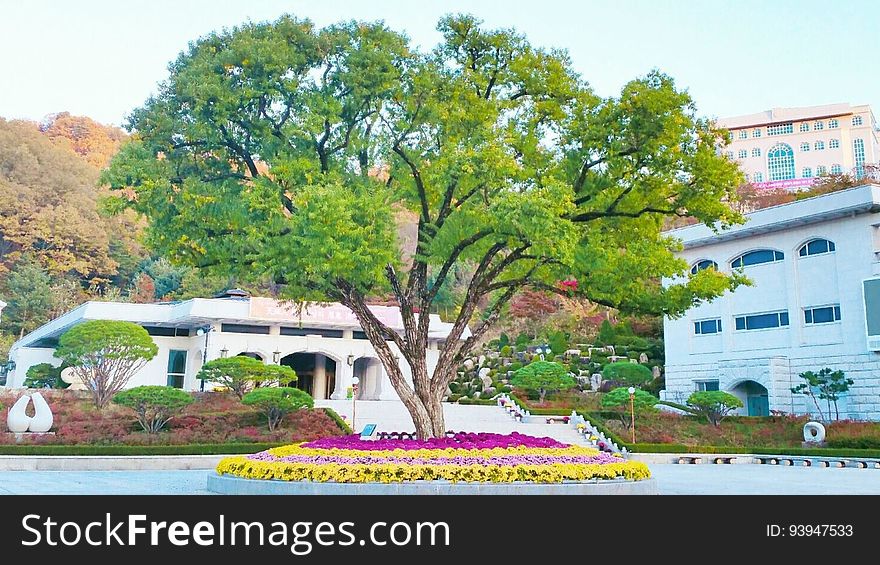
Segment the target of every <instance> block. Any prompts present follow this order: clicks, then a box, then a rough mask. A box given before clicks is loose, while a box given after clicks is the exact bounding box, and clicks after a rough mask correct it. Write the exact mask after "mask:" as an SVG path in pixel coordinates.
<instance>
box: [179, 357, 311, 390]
mask: <svg viewBox="0 0 880 565" xmlns="http://www.w3.org/2000/svg"><path fill="white" fill-rule="evenodd" d="M196 378H197V379H202V380H206V381H210V382H212V383H216V384H218V385H220V386H222V387H226V388H228V389H229V390H231V391H232V392H234V393H235V395H236V396H238V398H239V399H241V398H243V397H244V395H245V394H246V393H247V392H248V391H250V390H252V389H253V388H255V387H259V386H266V385H279V384H280V385H284V386H287V385H288V384H290V383H292V382H295V381H296V372H295V371H294V370H293V369H291V368H290V367H287V366H286V365H266V364H265V363H263V362H262V361H260V360H259V359H254V358H252V357H247V356H244V355H237V356H235V357H223V358H220V359H214V360H212V361H208V362H207V363H205V365H204V366H203V367H202V369H201V370H200V371H199V372H198V374H197V375H196Z"/></svg>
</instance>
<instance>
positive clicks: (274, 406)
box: [241, 387, 315, 431]
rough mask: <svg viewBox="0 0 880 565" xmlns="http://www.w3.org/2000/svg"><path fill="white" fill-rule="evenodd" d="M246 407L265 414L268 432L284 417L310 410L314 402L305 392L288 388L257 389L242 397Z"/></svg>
mask: <svg viewBox="0 0 880 565" xmlns="http://www.w3.org/2000/svg"><path fill="white" fill-rule="evenodd" d="M241 401H242V402H243V403H244V404H246V405H248V406H255V407H257V408H259V409H260V410H262V411H263V413H265V414H266V420H267V422H268V424H269V430H270V431H274V430H275V428H277V427H278V425H279V424H281V421H282V420H283V419H284V416H286V415H287V414H289V413H290V412H293V411H295V410H300V409H302V408H311V407H313V406H314V405H315V401H314V400H313V399H312V397H311V396H309V395H308V393H307V392H305V391H302V390H300V389H298V388H290V387H266V388H258V389H255V390H252V391H250V392H249V393H247V394H245V395H244V398H242V400H241Z"/></svg>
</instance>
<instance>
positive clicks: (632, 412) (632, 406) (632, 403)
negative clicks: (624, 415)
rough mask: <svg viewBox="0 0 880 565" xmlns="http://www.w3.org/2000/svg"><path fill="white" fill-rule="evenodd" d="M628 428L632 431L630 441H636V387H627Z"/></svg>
mask: <svg viewBox="0 0 880 565" xmlns="http://www.w3.org/2000/svg"><path fill="white" fill-rule="evenodd" d="M628 391H629V417H630V420H629V429H630V431H631V432H632V443H633V444H635V443H636V389H635V387H632V386H631V387H629V389H628Z"/></svg>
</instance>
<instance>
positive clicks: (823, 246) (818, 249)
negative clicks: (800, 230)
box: [798, 237, 834, 257]
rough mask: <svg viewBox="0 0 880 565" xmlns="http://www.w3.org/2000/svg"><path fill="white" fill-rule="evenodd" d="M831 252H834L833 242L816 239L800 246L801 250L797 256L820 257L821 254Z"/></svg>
mask: <svg viewBox="0 0 880 565" xmlns="http://www.w3.org/2000/svg"><path fill="white" fill-rule="evenodd" d="M832 251H834V242H833V241H828V240H827V239H822V238H821V237H817V238H816V239H811V240H810V241H808V242H806V243H805V244H803V245H801V248H800V249H799V250H798V255H799V256H801V257H807V256H809V255H821V254H822V253H831V252H832Z"/></svg>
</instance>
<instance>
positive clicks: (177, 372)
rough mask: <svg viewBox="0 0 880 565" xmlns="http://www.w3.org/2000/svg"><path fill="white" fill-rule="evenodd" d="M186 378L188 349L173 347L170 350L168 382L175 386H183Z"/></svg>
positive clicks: (169, 384)
mask: <svg viewBox="0 0 880 565" xmlns="http://www.w3.org/2000/svg"><path fill="white" fill-rule="evenodd" d="M184 378H186V351H183V350H180V349H172V350H171V351H169V352H168V379H167V381H166V384H167V385H168V386H171V387H174V388H183V380H184Z"/></svg>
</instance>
